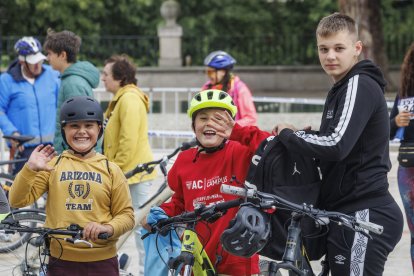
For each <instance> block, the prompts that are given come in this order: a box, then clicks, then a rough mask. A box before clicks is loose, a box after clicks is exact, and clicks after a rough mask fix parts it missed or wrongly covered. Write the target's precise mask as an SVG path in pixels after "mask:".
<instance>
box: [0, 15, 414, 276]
mask: <svg viewBox="0 0 414 276" xmlns="http://www.w3.org/2000/svg"><path fill="white" fill-rule="evenodd" d="M316 43H317V50H318V55H319V60H320V64H321V66H322V68H323V70H324V71H325V72H326V74H327V75H328V76H329V77H331V79H332V88H331V89H330V90H329V92H328V94H327V97H326V102H325V107H324V111H323V114H322V118H321V125H320V128H319V129H318V130H312V129H310V127H307V126H300V127H295V126H293V125H291V124H289V123H282V122H278V123H277V125H275V128H274V130H273V133H268V132H266V131H263V130H260V129H259V128H258V127H257V114H256V109H255V106H254V104H253V101H252V93H251V91H250V89H249V88H248V86H247V85H246V83H244V82H243V81H242V80H241V79H240V77H239V76H237V75H236V74H234V73H233V71H232V70H233V67H234V65H235V64H236V59H235V58H234V57H232V56H231V55H230V54H229V53H227V52H224V51H213V52H211V53H210V54H209V55H208V56H207V57H206V58H205V61H204V65H205V66H206V75H207V77H208V81H207V82H206V83H205V84H204V85H201V84H200V87H201V89H200V92H198V93H196V94H195V95H194V97H193V98H192V101H191V102H190V103H189V109H188V116H189V118H190V120H189V125H191V127H192V130H193V131H194V134H195V137H196V140H197V146H196V147H194V148H191V149H189V150H186V151H183V152H181V153H180V154H179V155H178V157H177V159H176V161H175V163H174V164H173V166H172V168H171V169H170V171H169V173H168V183H169V186H170V188H171V189H172V190H173V191H174V194H173V196H172V198H171V200H170V201H168V202H166V203H163V204H162V205H161V206H160V207H161V209H162V210H163V211H164V212H165V213H166V214H167V215H168V216H174V215H178V214H181V213H182V212H185V211H192V210H194V208H195V206H197V205H198V204H205V205H209V204H214V203H216V202H221V201H227V200H230V199H233V198H234V196H230V195H226V194H223V193H221V191H220V184H226V183H228V182H229V181H230V179H233V178H236V179H237V180H238V182H237V183H234V185H241V186H242V185H243V183H244V180H245V178H246V173H247V170H248V167H249V164H250V161H251V159H252V157H253V155H254V153H255V150H256V149H257V147H258V145H259V144H260V142H261V141H262V140H264V139H266V138H268V137H270V136H272V135H278V137H279V139H280V141H281V142H282V143H283V145H284V146H285V147H286V148H287V149H288V150H289V151H291V152H296V153H299V154H301V155H305V156H309V157H312V158H315V160H317V163H318V166H319V168H320V173H321V175H322V184H321V192H320V197H319V198H320V206H321V207H322V208H324V209H327V210H330V211H339V212H343V213H347V214H350V215H353V216H356V217H358V218H359V219H360V220H364V221H369V222H373V223H376V224H379V225H382V226H384V233H383V234H382V235H380V236H375V238H374V239H368V238H367V237H363V238H361V236H360V235H357V234H356V233H355V232H352V231H346V230H345V229H344V228H342V227H339V226H337V225H335V224H331V225H330V227H329V231H328V232H327V240H326V246H325V247H326V248H325V251H326V256H327V257H326V260H327V262H328V263H329V268H330V270H331V273H332V275H381V274H382V273H383V271H384V266H385V263H386V260H387V257H388V255H389V254H390V252H392V251H393V249H394V247H395V246H396V244H397V243H398V241H399V240H400V238H401V235H402V229H403V216H402V212H401V210H400V208H399V207H398V205H397V203H396V202H395V200H394V198H393V197H392V196H391V194H390V193H389V190H388V186H389V183H388V178H387V174H388V172H389V171H390V166H391V163H390V158H389V139H390V137H391V138H394V137H398V138H399V139H400V141H401V147H400V153H399V154H400V157H401V158H399V161H400V167H399V169H398V184H399V187H400V191H401V196H402V199H403V202H404V207H405V211H406V214H407V219H408V224H409V227H410V230H411V234H412V235H414V230H413V224H412V222H410V221H411V220H412V217H413V207H412V194H413V192H412V191H413V187H412V184H411V183H412V181H411V175H412V174H414V171H413V167H414V157H411V156H410V155H409V151H407V150H406V151H404V149H405V148H407V147H410V146H411V144H412V143H414V142H413V141H414V140H413V139H414V138H413V137H414V136H413V137H412V136H411V134H412V133H414V132H413V131H412V127H413V124H412V123H411V120H410V119H411V113H412V112H413V111H412V110H411V109H410V108H411V107H412V106H414V100H413V99H414V96H413V95H412V94H413V93H414V92H413V91H414V77H413V75H414V74H413V72H414V66H413V64H414V44H413V45H412V46H411V48H410V50H409V52H408V53H407V55H406V57H405V59H404V63H403V67H402V84H401V90H400V92H399V93H398V95H397V98H396V100H395V105H394V108H393V110H392V112H391V115H390V116H389V114H388V109H387V104H386V100H385V97H384V91H385V90H384V87H385V85H386V82H385V79H384V77H383V75H382V72H381V69H380V68H379V67H378V66H376V65H375V64H374V63H373V62H372V61H370V60H360V58H359V56H360V54H361V52H362V50H363V44H362V42H361V41H360V39H359V37H358V31H357V26H356V23H355V21H354V20H353V19H352V18H351V17H349V16H347V15H344V14H340V13H334V14H331V15H329V16H326V17H324V18H322V19H321V21H320V22H319V25H318V26H317V28H316ZM80 46H81V39H80V37H79V36H77V35H76V34H75V33H73V32H71V31H66V30H65V31H61V32H54V31H48V35H47V37H46V40H45V42H44V45H43V48H44V50H45V51H46V53H47V55H46V56H45V55H44V54H43V53H42V46H41V44H40V42H39V41H38V40H37V39H36V38H34V37H23V38H21V39H20V40H19V41H17V43H16V45H15V50H16V53H17V59H16V60H15V61H14V62H13V63H11V64H10V66H9V68H8V69H7V71H6V72H4V73H3V74H2V75H1V77H0V128H1V130H2V132H3V133H4V134H7V135H31V136H34V137H35V138H34V139H33V140H32V141H30V142H29V143H27V144H25V145H24V149H22V157H24V158H28V161H27V162H26V163H25V164H22V165H21V166H18V167H16V168H15V171H14V173H15V174H17V175H16V179H15V182H14V183H13V185H12V188H11V191H10V193H9V198H8V200H9V202H10V205H11V206H13V207H23V206H27V205H30V204H32V203H33V202H34V201H36V200H37V199H38V198H39V197H41V196H42V195H43V194H44V193H47V194H48V198H47V203H46V212H47V219H46V226H48V227H51V228H59V227H65V226H67V225H69V224H71V223H73V222H76V223H78V224H80V225H81V226H82V227H84V230H85V231H84V238H85V239H88V240H91V241H92V242H93V245H94V247H93V249H87V248H83V247H76V246H75V245H72V244H65V243H64V244H63V248H61V247H60V245H59V244H57V243H56V242H52V244H51V258H50V260H49V264H50V265H49V267H48V275H52V276H53V275H88V273H87V271H88V270H91V269H93V270H94V272H95V273H98V274H99V273H101V274H102V275H118V260H117V257H116V256H117V251H116V241H117V239H118V237H120V236H121V235H122V234H124V233H126V232H127V231H129V230H132V229H133V228H134V226H135V225H134V223H135V221H134V210H138V209H139V207H140V206H141V205H142V204H143V203H144V202H145V201H146V200H147V199H148V198H149V196H150V195H149V191H150V189H151V185H153V181H154V179H155V177H156V173H155V172H154V173H151V174H137V175H135V176H133V177H131V178H129V179H128V180H127V179H126V178H125V176H124V174H125V173H126V172H128V171H130V170H131V169H133V168H134V167H135V166H136V165H137V164H140V163H144V162H148V161H151V160H153V154H152V151H151V147H150V144H149V140H148V119H147V113H148V111H149V100H148V96H147V95H146V94H145V93H143V92H142V91H141V90H140V88H139V86H138V82H137V79H136V75H137V69H136V66H135V65H134V63H133V62H132V60H131V59H130V58H129V57H127V56H125V55H113V56H111V57H109V58H108V59H107V60H106V61H105V65H104V68H103V70H102V75H101V80H102V83H103V85H104V87H105V89H106V90H107V91H108V92H110V93H112V94H113V98H112V100H111V101H110V103H109V105H108V108H107V109H106V111H103V110H102V108H101V105H100V104H99V103H98V102H97V101H96V100H95V99H94V98H93V89H94V88H96V87H97V86H98V84H99V78H100V72H99V70H98V69H97V68H96V67H95V66H94V65H93V64H91V63H90V62H88V61H79V60H77V56H78V54H79V51H80ZM45 60H47V61H48V63H49V65H45V64H43V63H44V61H45ZM410 98H412V99H411V102H410ZM407 103H411V105H410V108H408V109H407V108H405V109H404V108H402V107H404V106H406V105H407ZM390 125H391V127H390ZM9 146H10V149H11V151H12V150H15V147H16V144H15V143H14V142H10V145H9ZM413 147H414V145H413ZM413 155H414V154H413ZM410 158H412V160H411V159H410ZM404 160H408V161H404ZM410 162H412V163H410ZM189 183H197V185H189ZM211 183H213V184H214V185H213V184H211ZM4 201H5V197H4V196H3V195H2V194H0V207H1V209H0V213H3V214H5V213H8V212H9V209H8V207H7V206H5V207H4V208H3V206H4V204H3V203H4ZM2 202H3V203H2ZM236 214H237V209H233V210H229V211H228V212H227V213H226V214H225V215H224V216H223V217H222V218H220V219H218V220H217V221H215V222H214V223H209V224H199V225H197V227H196V230H197V233H199V234H200V235H201V236H203V237H208V238H207V239H205V240H204V241H205V244H204V248H205V250H206V252H207V254H208V256H209V258H210V260H211V261H212V263H213V264H214V266H215V269H216V272H217V273H218V274H222V275H257V274H259V272H260V271H259V265H258V264H259V263H258V261H259V256H258V255H257V254H254V255H253V256H251V257H248V258H246V257H240V256H234V255H232V254H230V253H229V252H227V251H226V250H225V249H224V248H223V247H222V245H221V243H220V236H221V234H222V233H223V231H224V230H225V229H226V228H227V227H228V226H229V223H230V221H231V220H232V219H233V218H234V217H235V216H236ZM276 215H277V214H276ZM141 224H142V226H143V227H145V228H146V229H150V228H151V225H149V224H147V221H146V218H144V219H143V220H142V222H141ZM101 232H106V233H108V234H109V235H110V238H109V239H108V240H107V241H102V240H99V239H97V236H98V234H99V233H101ZM135 242H136V247H137V250H138V253H139V261H140V264H139V269H140V271H136V273H139V275H144V274H145V275H149V272H148V271H144V258H145V250H144V247H143V245H142V241H141V236H140V231H139V229H135ZM411 246H412V247H411V253H412V256H414V245H413V244H412V245H411ZM338 256H340V257H341V259H340V261H338ZM413 260H414V257H413ZM161 265H163V264H162V263H161ZM413 265H414V262H413ZM154 269H155V268H154ZM357 271H358V273H359V274H358V273H357Z"/></svg>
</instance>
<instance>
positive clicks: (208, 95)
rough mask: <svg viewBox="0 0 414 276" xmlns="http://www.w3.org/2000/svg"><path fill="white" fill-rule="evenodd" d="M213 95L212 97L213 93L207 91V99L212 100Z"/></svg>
mask: <svg viewBox="0 0 414 276" xmlns="http://www.w3.org/2000/svg"><path fill="white" fill-rule="evenodd" d="M213 95H214V93H213V91H208V92H207V99H209V100H211V99H212V98H213Z"/></svg>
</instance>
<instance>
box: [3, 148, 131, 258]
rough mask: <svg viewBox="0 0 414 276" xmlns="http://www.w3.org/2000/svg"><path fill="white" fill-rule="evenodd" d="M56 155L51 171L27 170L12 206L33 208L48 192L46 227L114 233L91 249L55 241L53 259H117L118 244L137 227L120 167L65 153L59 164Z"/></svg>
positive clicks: (100, 159) (13, 190) (18, 182)
mask: <svg viewBox="0 0 414 276" xmlns="http://www.w3.org/2000/svg"><path fill="white" fill-rule="evenodd" d="M57 161H58V157H55V158H54V159H53V160H51V161H50V163H49V165H50V166H51V167H54V170H53V171H51V172H45V171H42V172H35V171H32V170H31V169H29V167H28V166H27V165H25V166H24V167H23V169H22V170H21V171H20V173H19V174H17V176H16V179H15V181H14V183H13V185H12V188H11V190H10V194H9V200H10V205H11V206H13V207H24V206H27V205H30V204H32V203H33V202H34V201H36V200H37V199H38V198H39V197H40V196H41V195H43V194H44V193H45V192H47V193H48V197H47V202H46V214H47V216H46V223H45V226H46V227H49V228H66V227H68V226H69V225H70V224H72V223H76V224H79V225H80V226H82V227H84V226H85V225H86V224H87V223H88V222H92V221H94V222H98V223H101V224H109V225H111V226H112V227H113V229H114V235H113V236H112V237H111V238H110V239H108V240H98V241H97V242H96V243H93V248H89V247H87V246H86V245H84V244H71V243H68V242H64V241H61V244H62V246H63V250H62V248H61V247H60V245H59V244H58V242H57V241H56V240H54V239H52V242H51V247H50V248H51V255H52V256H53V257H55V258H59V256H60V255H61V254H62V256H61V259H62V260H67V261H76V262H91V261H99V260H105V259H109V258H112V257H114V256H116V241H117V239H118V237H119V236H120V235H122V234H123V233H125V232H127V231H129V230H131V229H132V228H133V226H134V213H133V208H132V203H131V195H130V193H129V188H128V185H127V183H126V179H125V176H124V174H123V173H122V171H121V170H120V168H119V167H118V166H117V165H115V164H113V163H111V162H108V161H107V158H106V157H105V156H104V155H102V154H100V153H97V154H96V155H95V156H94V157H91V158H88V159H80V158H77V157H76V156H74V155H72V154H71V153H69V152H68V151H64V152H63V153H62V155H61V158H60V160H59V161H58V162H57Z"/></svg>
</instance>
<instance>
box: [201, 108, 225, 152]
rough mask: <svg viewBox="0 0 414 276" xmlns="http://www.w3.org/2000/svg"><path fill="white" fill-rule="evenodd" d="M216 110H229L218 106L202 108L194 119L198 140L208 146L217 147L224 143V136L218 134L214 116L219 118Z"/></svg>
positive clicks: (220, 111)
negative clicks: (213, 119)
mask: <svg viewBox="0 0 414 276" xmlns="http://www.w3.org/2000/svg"><path fill="white" fill-rule="evenodd" d="M216 112H219V113H222V112H227V111H224V110H223V109H218V108H207V109H202V110H200V111H199V112H198V113H197V115H196V117H195V119H194V132H195V135H196V137H197V140H198V141H199V142H200V143H201V144H202V145H203V146H204V147H206V148H211V147H217V146H219V145H221V143H223V140H224V138H223V137H221V136H219V135H217V132H216V130H215V129H214V122H213V121H212V118H214V117H215V118H217V119H219V120H221V118H219V117H218V116H216V115H215V113H216Z"/></svg>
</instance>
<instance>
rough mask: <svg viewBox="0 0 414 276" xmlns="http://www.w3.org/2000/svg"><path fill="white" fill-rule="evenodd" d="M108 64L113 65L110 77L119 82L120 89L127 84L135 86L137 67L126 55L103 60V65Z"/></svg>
mask: <svg viewBox="0 0 414 276" xmlns="http://www.w3.org/2000/svg"><path fill="white" fill-rule="evenodd" d="M108 63H113V64H112V77H113V78H114V80H118V81H121V82H120V85H121V87H123V86H125V85H127V84H135V85H136V84H137V83H138V80H137V78H136V74H137V67H136V66H135V65H134V63H133V62H132V60H131V59H130V58H129V57H128V56H127V55H125V54H122V55H113V56H111V57H110V58H108V59H107V60H105V65H107V64H108Z"/></svg>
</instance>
